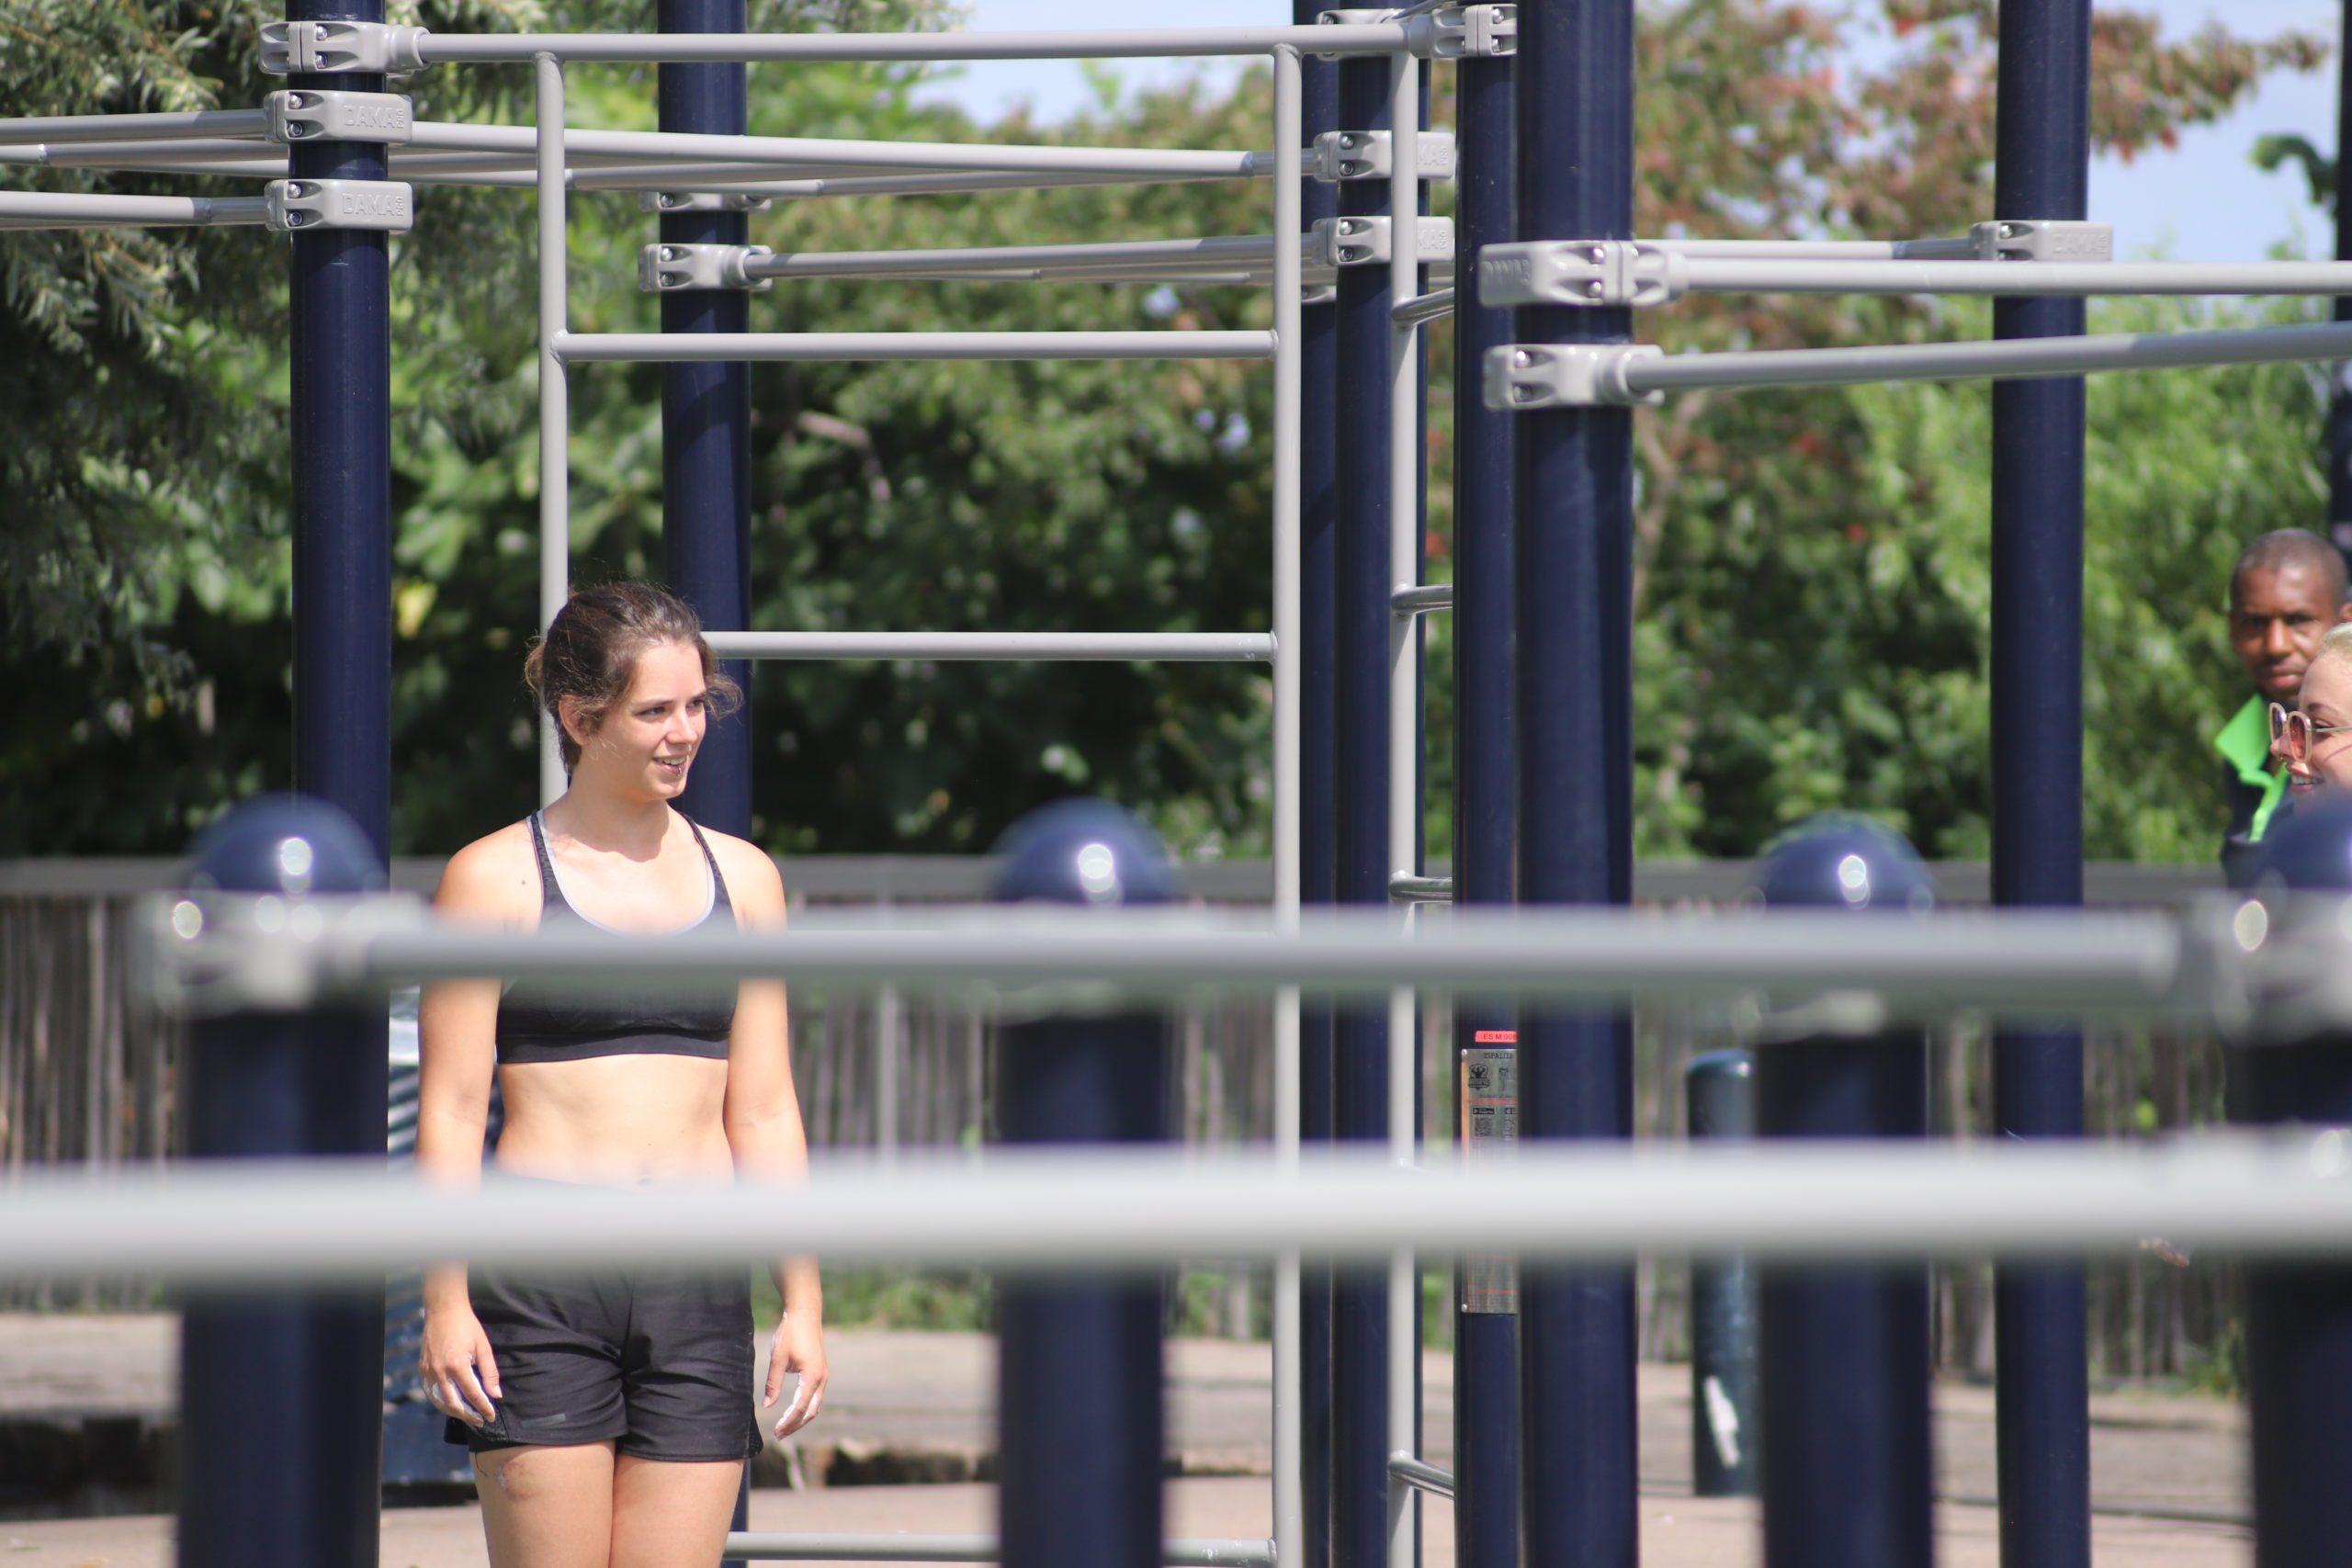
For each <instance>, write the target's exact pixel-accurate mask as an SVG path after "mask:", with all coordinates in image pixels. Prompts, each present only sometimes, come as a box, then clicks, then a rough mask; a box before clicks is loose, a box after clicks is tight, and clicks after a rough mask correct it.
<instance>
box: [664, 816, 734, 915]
mask: <svg viewBox="0 0 2352 1568" xmlns="http://www.w3.org/2000/svg"><path fill="white" fill-rule="evenodd" d="M671 809H673V810H676V809H677V808H676V807H672V808H671ZM678 815H679V816H680V817H684V818H685V822H686V830H687V831H688V832H690V833H692V834H693V835H694V836H695V843H697V844H700V845H701V846H702V858H703V860H704V861H705V862H706V863H708V865H709V866H710V885H711V886H713V887H716V888H718V890H719V891H720V893H721V894H724V893H725V891H726V889H727V878H725V877H723V876H721V875H719V874H718V856H717V855H715V854H712V853H711V852H710V840H708V839H706V838H704V837H703V836H702V829H701V827H700V826H699V825H698V824H697V823H696V822H695V819H694V818H691V817H686V814H685V813H684V812H683V811H680V812H678Z"/></svg>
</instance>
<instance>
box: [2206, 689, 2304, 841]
mask: <svg viewBox="0 0 2352 1568" xmlns="http://www.w3.org/2000/svg"><path fill="white" fill-rule="evenodd" d="M2213 750H2216V751H2219V752H2220V753H2221V754H2222V761H2223V762H2225V763H2227V764H2228V766H2227V768H2226V769H2225V770H2224V777H2225V778H2229V781H2230V782H2231V783H2232V784H2234V785H2236V786H2237V787H2236V788H2233V789H2232V790H2231V792H2230V793H2231V794H2232V795H2237V796H2239V797H2240V799H2245V798H2247V797H2249V796H2250V797H2251V805H2252V807H2253V815H2252V817H2251V818H2249V819H2248V820H2247V822H2246V826H2245V841H2246V842H2247V843H2249V844H2256V843H2260V842H2261V841H2262V830H2263V829H2266V828H2267V827H2269V826H2270V816H2271V813H2272V812H2274V811H2276V810H2277V809H2278V802H2279V800H2280V798H2281V797H2283V796H2284V795H2286V793H2287V771H2286V770H2285V769H2284V768H2280V767H2277V766H2275V765H2274V763H2273V761H2272V758H2271V755H2270V704H2269V702H2268V700H2267V699H2266V698H2263V697H2259V696H2255V697H2248V698H2247V699H2246V704H2245V706H2244V707H2242V708H2240V709H2238V711H2237V712H2236V713H2235V714H2234V715H2233V716H2231V718H2230V722H2229V723H2227V724H2225V725H2223V726H2222V732H2221V733H2220V734H2219V735H2216V736H2215V737H2213ZM2232 774H2234V777H2231V776H2230V775H2232ZM2241 792H2243V794H2241ZM2231 815H2232V817H2233V818H2235V817H2236V815H2237V812H2236V811H2233V812H2232V813H2231Z"/></svg>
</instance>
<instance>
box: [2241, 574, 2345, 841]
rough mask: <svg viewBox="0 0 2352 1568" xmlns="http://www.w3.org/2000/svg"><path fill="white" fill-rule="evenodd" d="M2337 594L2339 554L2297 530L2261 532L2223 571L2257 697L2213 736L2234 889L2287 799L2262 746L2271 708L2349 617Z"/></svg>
mask: <svg viewBox="0 0 2352 1568" xmlns="http://www.w3.org/2000/svg"><path fill="white" fill-rule="evenodd" d="M2345 592H2346V573H2345V565H2344V557H2343V556H2342V555H2341V554H2340V553H2338V552H2337V550H2336V548H2335V546H2334V545H2331V544H2329V543H2328V542H2327V541H2326V540H2324V539H2323V538H2321V537H2320V536H2318V535H2316V534H2311V533H2306V532H2304V531H2303V530H2302V529H2301V528H2281V529H2278V531H2276V532H2275V533H2269V534H2265V535H2263V536H2261V537H2259V538H2257V539H2256V540H2255V541H2254V542H2253V543H2252V544H2249V545H2248V546H2246V547H2245V549H2244V550H2242V551H2241V552H2239V555H2238V559H2237V565H2236V566H2235V567H2234V568H2233V569H2232V570H2231V572H2230V646H2231V648H2233V649H2235V650H2236V652H2237V656H2238V662H2239V663H2240V664H2241V665H2243V666H2244V667H2245V675H2246V679H2247V680H2248V681H2249V682H2252V683H2253V685H2254V691H2255V694H2254V695H2253V696H2251V697H2249V698H2248V699H2246V703H2245V706H2243V707H2241V708H2240V709H2238V711H2237V713H2236V715H2235V716H2233V717H2232V718H2231V720H2230V722H2229V723H2228V724H2227V725H2225V726H2223V727H2222V732H2221V733H2220V734H2219V735H2217V736H2215V737H2214V738H2213V745H2214V749H2215V750H2218V751H2220V752H2221V753H2222V790H2223V793H2224V794H2225V795H2227V796H2228V798H2229V804H2230V825H2229V829H2228V832H2227V833H2226V835H2225V836H2224V837H2223V839H2222V871H2223V872H2224V873H2225V874H2227V875H2228V877H2229V879H2230V881H2231V883H2232V885H2233V886H2235V885H2236V884H2238V883H2240V882H2241V881H2242V880H2243V879H2244V878H2245V876H2246V875H2247V874H2250V873H2251V872H2252V871H2253V870H2254V868H2255V864H2256V862H2257V861H2258V860H2259V858H2260V851H2259V849H2258V848H2257V846H2258V845H2259V844H2260V843H2261V841H2262V835H2263V833H2264V831H2265V830H2266V829H2267V828H2268V827H2269V826H2270V819H2271V817H2272V815H2273V813H2274V812H2276V810H2277V809H2278V803H2279V801H2280V800H2281V799H2282V798H2283V796H2284V795H2285V790H2286V775H2285V773H2284V772H2283V771H2282V770H2281V769H2280V767H2279V765H2278V759H2277V758H2276V757H2274V756H2273V755H2272V754H2271V750H2270V705H2271V704H2272V703H2278V704H2280V705H2283V706H2285V707H2288V708H2290V709H2291V708H2292V707H2294V705H2295V704H2296V701H2297V699H2298V698H2299V697H2300V696H2301V692H2302V685H2303V671H2305V670H2306V669H2308V668H2310V665H2311V661H2312V655H2313V654H2314V653H2316V652H2318V651H2319V639H2320V638H2321V637H2324V636H2326V635H2327V630H2328V628H2329V627H2330V626H2335V624H2336V623H2337V622H2339V621H2346V620H2352V604H2346V602H2345Z"/></svg>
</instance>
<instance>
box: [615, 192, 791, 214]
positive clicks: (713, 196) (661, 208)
mask: <svg viewBox="0 0 2352 1568" xmlns="http://www.w3.org/2000/svg"><path fill="white" fill-rule="evenodd" d="M770 199H771V198H770V197H764V196H751V195H748V194H746V193H744V192H741V191H731V190H641V191H639V192H638V193H637V209H638V210H639V212H765V211H766V210H767V209H768V204H769V201H770Z"/></svg>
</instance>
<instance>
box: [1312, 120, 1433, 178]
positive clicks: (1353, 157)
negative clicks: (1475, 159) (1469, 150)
mask: <svg viewBox="0 0 2352 1568" xmlns="http://www.w3.org/2000/svg"><path fill="white" fill-rule="evenodd" d="M1413 158H1414V161H1415V162H1416V163H1418V164H1420V177H1421V178H1422V179H1425V180H1450V179H1452V178H1453V172H1454V167H1455V158H1454V146H1453V132H1452V131H1450V130H1424V131H1422V132H1421V133H1420V134H1419V135H1418V136H1416V137H1415V138H1413ZM1305 164H1306V172H1307V173H1308V174H1309V175H1313V176H1314V177H1315V178H1316V179H1317V180H1320V181H1322V182H1323V183H1324V184H1326V185H1329V184H1333V183H1335V182H1337V181H1340V180H1385V179H1386V178H1387V177H1388V172H1389V171H1390V170H1391V169H1393V168H1395V167H1396V139H1395V137H1393V136H1392V135H1391V134H1390V133H1389V132H1387V131H1385V130H1327V131H1325V132H1323V134H1321V135H1320V136H1317V138H1316V139H1315V145H1314V147H1313V148H1312V149H1310V150H1309V151H1308V152H1307V154H1306V159H1305Z"/></svg>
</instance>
